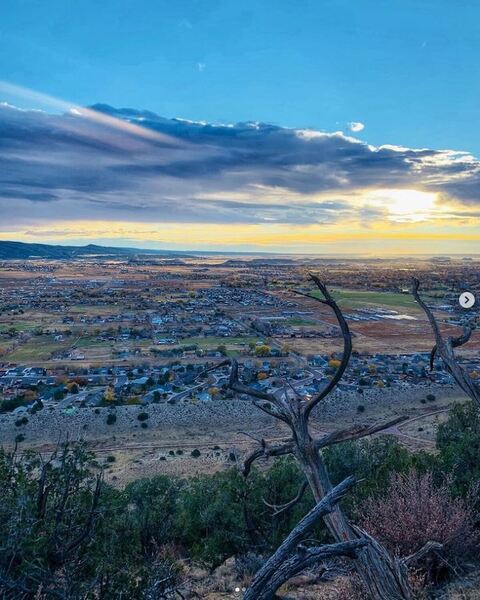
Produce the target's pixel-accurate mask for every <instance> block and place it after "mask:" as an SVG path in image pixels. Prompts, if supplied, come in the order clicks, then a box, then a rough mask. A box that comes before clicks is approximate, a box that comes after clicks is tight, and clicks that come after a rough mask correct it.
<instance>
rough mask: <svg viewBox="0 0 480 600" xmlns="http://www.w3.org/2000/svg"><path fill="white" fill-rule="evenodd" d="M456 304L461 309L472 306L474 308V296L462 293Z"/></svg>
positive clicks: (469, 293)
mask: <svg viewBox="0 0 480 600" xmlns="http://www.w3.org/2000/svg"><path fill="white" fill-rule="evenodd" d="M458 302H459V304H460V306H461V307H462V308H472V306H475V296H474V295H473V294H472V292H463V294H460V298H459V299H458Z"/></svg>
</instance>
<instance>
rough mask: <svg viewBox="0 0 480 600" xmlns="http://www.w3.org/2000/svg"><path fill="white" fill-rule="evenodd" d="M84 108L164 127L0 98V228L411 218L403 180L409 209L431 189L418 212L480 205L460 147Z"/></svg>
mask: <svg viewBox="0 0 480 600" xmlns="http://www.w3.org/2000/svg"><path fill="white" fill-rule="evenodd" d="M91 108H92V109H93V110H94V111H96V113H99V114H100V115H101V116H105V115H106V116H108V117H111V118H113V119H115V120H117V121H119V122H123V123H128V124H133V125H135V126H138V127H141V128H143V129H145V130H146V131H148V132H155V133H158V134H161V135H158V136H157V135H147V136H139V135H136V134H135V128H126V129H125V130H122V129H121V128H116V127H112V126H111V124H109V121H108V120H105V121H104V120H102V119H98V120H95V121H92V120H90V119H88V118H85V117H84V116H82V115H81V114H76V112H75V111H71V112H69V113H66V114H60V115H58V114H48V113H45V112H41V111H25V110H19V109H17V108H15V107H12V106H9V105H6V104H3V105H0V211H1V214H2V222H3V224H4V228H5V224H7V226H8V227H9V228H10V230H13V229H15V228H18V227H24V226H27V225H28V226H29V227H31V226H35V225H36V224H38V223H43V224H45V223H50V222H56V221H75V220H78V221H86V220H96V221H115V222H120V221H121V222H143V223H161V224H165V223H192V224H202V223H205V224H233V225H241V224H246V225H247V224H251V225H259V224H264V225H269V224H270V225H272V224H273V225H275V224H287V225H292V226H301V225H310V224H313V225H330V224H332V223H338V222H339V221H342V222H348V221H356V222H358V223H360V224H362V226H365V227H369V225H370V224H371V223H375V222H378V221H382V220H388V219H389V218H390V219H391V220H392V219H393V220H395V219H396V218H397V217H398V220H399V221H402V220H405V219H407V220H408V206H409V205H408V204H406V205H405V206H406V208H407V210H405V207H404V210H399V208H400V209H401V203H402V197H401V190H410V192H409V194H410V196H408V195H407V196H406V198H407V199H406V200H405V202H407V201H408V202H410V204H411V206H412V210H415V206H414V205H415V201H412V199H411V190H416V191H418V192H421V193H423V194H424V195H425V197H427V196H428V195H430V196H431V197H434V198H435V201H434V202H433V201H432V202H429V204H428V206H427V204H425V210H424V211H423V212H422V213H419V214H421V215H423V216H421V218H422V219H423V218H424V219H435V218H439V219H444V220H445V219H470V220H471V219H474V220H477V221H478V218H479V215H480V206H479V205H480V162H479V161H478V160H477V159H476V158H475V157H473V156H472V155H470V154H469V153H466V152H459V151H453V150H433V149H428V148H423V149H413V148H405V147H399V146H393V145H385V146H380V147H374V146H371V145H369V144H367V143H365V142H362V141H360V140H358V139H355V138H354V137H350V136H346V135H344V134H342V133H339V132H333V133H325V132H320V131H315V130H311V129H287V128H284V127H280V126H276V125H271V124H267V123H256V122H247V123H236V124H234V125H231V124H214V123H206V122H193V121H188V120H183V119H165V118H162V117H160V116H158V115H156V114H155V113H152V112H149V111H140V110H134V109H115V108H112V107H110V106H107V105H96V106H94V107H91ZM350 129H351V130H352V131H353V132H358V131H361V130H362V129H363V124H362V123H359V122H352V123H350ZM382 190H384V191H385V194H384V195H385V197H386V200H385V201H382V198H383V196H382ZM389 190H395V193H396V195H392V194H390V196H389ZM399 193H400V196H398V195H399ZM430 196H428V197H430ZM390 197H392V198H394V204H395V207H396V209H392V204H391V202H390V204H389V198H390ZM408 198H410V199H409V200H408ZM419 198H421V197H420V196H419ZM427 209H428V210H427ZM395 215H397V217H396V216H395ZM5 230H8V229H5Z"/></svg>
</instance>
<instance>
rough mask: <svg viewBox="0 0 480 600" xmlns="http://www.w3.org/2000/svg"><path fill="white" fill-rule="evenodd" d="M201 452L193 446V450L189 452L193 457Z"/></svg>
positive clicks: (196, 456)
mask: <svg viewBox="0 0 480 600" xmlns="http://www.w3.org/2000/svg"><path fill="white" fill-rule="evenodd" d="M201 454H202V453H201V452H200V450H198V449H197V448H195V450H192V452H191V456H193V458H198V457H199V456H200V455H201Z"/></svg>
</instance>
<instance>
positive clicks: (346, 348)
mask: <svg viewBox="0 0 480 600" xmlns="http://www.w3.org/2000/svg"><path fill="white" fill-rule="evenodd" d="M309 277H310V279H311V280H312V281H313V282H314V283H315V285H316V286H317V287H318V289H319V290H320V292H321V293H322V295H323V299H322V298H317V297H315V296H311V295H309V294H304V293H302V292H296V293H299V294H300V295H302V296H308V297H309V298H312V299H313V300H316V301H317V302H320V303H321V304H324V305H326V306H329V307H330V308H331V309H332V310H333V312H334V314H335V317H336V319H337V321H338V324H339V325H340V330H341V332H342V337H343V355H342V359H341V362H340V365H339V367H338V369H337V370H336V371H335V374H334V376H333V377H332V379H331V380H330V381H329V382H328V384H327V385H326V386H325V387H324V389H323V390H322V391H321V392H320V393H319V394H318V395H317V396H316V397H315V398H313V399H312V400H311V401H310V402H309V403H308V404H306V405H305V408H304V409H303V410H304V416H305V419H308V417H309V416H310V413H311V412H312V410H313V409H314V408H315V406H317V404H318V403H319V402H321V401H322V400H323V399H324V398H326V397H327V396H328V395H329V394H330V393H331V392H332V391H333V390H334V389H335V387H336V386H337V385H338V383H339V382H340V380H341V379H342V377H343V374H344V372H345V369H346V368H347V365H348V363H349V361H350V356H351V354H352V334H351V333H350V329H349V327H348V323H347V321H346V320H345V317H344V316H343V313H342V311H341V310H340V308H339V306H338V304H337V303H336V301H335V300H334V299H333V296H332V295H331V294H330V292H329V291H328V289H327V286H326V285H325V284H324V283H323V282H322V281H321V280H320V279H319V278H318V277H317V276H316V275H313V274H312V273H310V274H309Z"/></svg>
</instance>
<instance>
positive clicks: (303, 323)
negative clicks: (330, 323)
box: [286, 317, 318, 327]
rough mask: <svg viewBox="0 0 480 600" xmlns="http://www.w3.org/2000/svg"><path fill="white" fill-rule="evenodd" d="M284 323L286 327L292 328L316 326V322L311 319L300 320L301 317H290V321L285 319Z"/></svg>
mask: <svg viewBox="0 0 480 600" xmlns="http://www.w3.org/2000/svg"><path fill="white" fill-rule="evenodd" d="M286 323H288V325H293V326H294V327H302V326H303V327H305V326H308V325H318V323H317V322H316V321H313V320H312V319H302V317H291V318H290V319H287V321H286Z"/></svg>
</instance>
